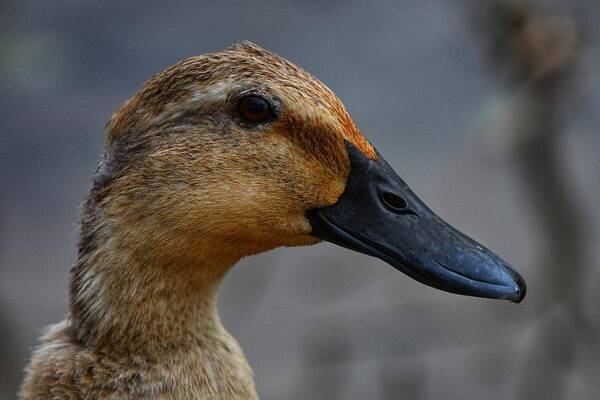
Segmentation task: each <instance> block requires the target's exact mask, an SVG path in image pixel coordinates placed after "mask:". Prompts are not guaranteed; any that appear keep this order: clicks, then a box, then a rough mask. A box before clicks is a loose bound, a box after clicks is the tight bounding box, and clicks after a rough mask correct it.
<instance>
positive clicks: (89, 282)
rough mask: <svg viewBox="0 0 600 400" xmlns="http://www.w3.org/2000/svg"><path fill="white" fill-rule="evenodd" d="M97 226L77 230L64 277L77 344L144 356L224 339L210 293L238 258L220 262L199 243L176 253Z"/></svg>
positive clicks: (112, 224)
mask: <svg viewBox="0 0 600 400" xmlns="http://www.w3.org/2000/svg"><path fill="white" fill-rule="evenodd" d="M96 219H97V220H96V221H95V222H94V223H93V224H89V223H87V224H86V222H85V221H84V224H82V240H81V242H80V248H79V257H78V260H77V263H76V265H75V266H74V267H73V269H72V271H71V322H72V327H73V329H74V330H73V333H74V336H75V338H76V340H77V342H78V343H80V344H82V345H83V346H86V347H90V348H94V349H100V350H103V351H104V350H106V351H110V352H111V353H112V354H123V355H141V356H143V355H156V354H165V353H166V352H170V351H175V350H186V349H189V348H190V346H202V345H203V343H204V342H205V341H206V340H212V339H214V338H218V337H222V336H228V334H227V333H226V331H225V330H224V328H223V326H222V325H221V321H220V319H219V316H218V314H217V309H216V298H217V290H218V287H219V284H220V282H221V280H222V278H223V276H224V275H225V273H226V272H227V270H229V268H230V267H231V266H232V265H233V264H234V263H235V262H236V261H237V259H238V258H239V257H234V256H232V255H227V256H225V255H224V254H229V253H228V252H227V251H220V250H217V249H219V246H218V245H216V244H215V243H209V242H208V241H206V240H205V241H202V240H195V242H194V243H193V244H192V243H183V244H179V245H176V244H175V243H172V242H171V243H167V242H166V241H165V240H162V241H156V240H154V239H152V238H149V237H146V236H144V234H143V232H140V231H136V230H132V228H131V226H130V225H128V224H126V223H123V222H122V221H118V220H116V221H115V220H114V219H106V218H104V217H103V218H97V216H96ZM88 222H89V221H88ZM187 246H194V249H193V251H187Z"/></svg>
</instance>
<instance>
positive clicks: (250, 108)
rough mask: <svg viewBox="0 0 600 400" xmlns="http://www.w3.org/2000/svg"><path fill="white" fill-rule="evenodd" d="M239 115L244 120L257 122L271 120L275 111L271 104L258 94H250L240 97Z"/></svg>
mask: <svg viewBox="0 0 600 400" xmlns="http://www.w3.org/2000/svg"><path fill="white" fill-rule="evenodd" d="M237 109H238V112H239V113H240V117H242V119H243V120H244V121H247V122H251V123H253V124H257V123H260V122H266V121H269V120H272V119H273V118H274V117H275V112H274V111H273V107H271V104H270V103H269V102H268V101H267V100H265V99H263V98H262V97H260V96H256V95H250V96H246V97H243V98H242V99H240V101H239V103H238V106H237Z"/></svg>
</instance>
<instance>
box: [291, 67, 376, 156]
mask: <svg viewBox="0 0 600 400" xmlns="http://www.w3.org/2000/svg"><path fill="white" fill-rule="evenodd" d="M313 79H314V78H313ZM319 83H320V82H319ZM321 85H322V84H321ZM282 91H283V92H284V93H285V92H287V94H286V96H285V98H286V100H285V103H286V106H287V108H288V110H287V111H288V113H289V114H291V118H289V119H291V120H292V121H293V123H295V124H297V125H300V126H304V127H306V128H308V129H311V128H312V129H313V130H314V131H315V132H316V133H317V135H314V136H315V139H316V140H319V136H325V135H336V136H338V137H340V138H341V139H344V140H347V141H349V142H350V143H352V144H353V145H354V146H356V147H357V148H358V149H360V150H361V151H362V152H363V153H364V154H365V155H366V156H367V157H369V158H371V159H372V160H377V154H376V152H375V149H374V148H373V146H372V145H371V143H369V141H368V140H367V139H366V138H365V137H364V136H363V134H362V133H361V132H360V130H359V129H358V128H357V126H356V125H355V124H354V121H353V120H352V118H351V117H350V115H349V114H348V112H347V111H346V108H345V107H344V105H343V104H342V103H341V101H340V100H339V99H338V98H337V97H336V96H335V95H334V94H333V92H331V91H330V90H329V89H328V88H326V87H325V86H324V85H323V89H322V90H321V91H319V92H316V93H314V92H313V93H311V92H309V91H302V90H297V88H295V87H294V88H293V89H292V90H289V88H283V89H282ZM306 128H305V129H306ZM321 139H325V138H321Z"/></svg>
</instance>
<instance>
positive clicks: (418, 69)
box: [0, 0, 600, 400]
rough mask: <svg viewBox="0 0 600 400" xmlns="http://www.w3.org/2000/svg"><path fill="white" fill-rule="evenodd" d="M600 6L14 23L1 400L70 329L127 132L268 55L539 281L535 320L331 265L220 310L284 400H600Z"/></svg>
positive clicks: (82, 12)
mask: <svg viewBox="0 0 600 400" xmlns="http://www.w3.org/2000/svg"><path fill="white" fill-rule="evenodd" d="M599 18H600V3H598V2H597V1H594V0H587V1H583V0H582V1H569V2H566V1H556V2H547V1H546V2H544V1H540V2H536V3H533V2H524V1H520V2H516V1H511V2H508V1H485V2H481V1H475V0H473V1H469V0H455V1H447V0H427V1H417V0H409V1H402V2H399V1H380V2H366V1H365V2H359V1H329V2H318V1H314V0H313V1H302V2H299V1H298V2H292V1H277V2H275V1H273V2H246V1H241V0H237V1H229V0H228V1H210V2H208V1H192V0H190V1H179V2H168V3H167V2H163V1H129V2H123V1H117V0H105V1H73V0H62V1H53V2H46V1H33V0H31V1H26V0H18V1H17V0H2V2H1V3H0V72H1V73H0V89H1V90H0V398H2V399H11V398H14V397H15V392H16V390H17V387H18V385H19V382H20V381H21V379H22V377H23V368H24V367H25V365H26V363H27V361H28V359H29V357H30V354H31V351H32V349H33V348H34V346H35V345H36V343H37V339H38V337H39V335H40V333H41V332H42V329H43V328H44V327H45V326H46V325H48V324H51V323H54V322H57V321H59V320H61V319H63V318H64V317H65V316H66V311H67V309H68V303H67V288H68V272H69V268H70V266H71V264H72V263H73V262H74V260H75V252H76V248H75V243H76V240H77V223H78V207H79V204H80V202H81V200H82V199H83V196H84V195H85V193H86V191H87V190H88V187H89V184H90V180H91V175H92V173H93V171H94V169H95V166H96V163H97V162H98V160H99V156H100V153H101V152H102V148H103V143H104V132H103V127H104V124H105V122H106V121H107V120H108V118H109V117H110V115H111V113H112V112H113V111H114V110H115V109H116V107H117V106H119V105H120V104H121V103H122V102H124V101H125V100H126V99H128V98H129V97H130V96H132V95H133V93H134V92H135V91H136V90H137V89H138V88H139V87H140V85H141V84H142V83H143V82H144V81H145V80H146V79H147V78H149V77H150V76H151V75H153V74H154V73H156V72H158V71H160V70H162V69H164V68H166V67H167V66H169V65H171V64H173V63H175V62H177V61H178V60H180V59H182V58H185V57H188V56H192V55H197V54H201V53H205V52H208V51H216V50H220V49H222V48H224V47H226V46H228V45H230V44H232V43H234V42H237V41H239V40H242V39H247V40H251V41H254V42H256V43H258V44H260V45H262V46H264V47H266V48H268V49H270V50H272V51H274V52H276V53H278V54H280V55H282V56H284V57H286V58H288V59H290V60H291V61H293V62H295V63H297V64H298V65H300V66H302V67H303V68H305V69H306V70H308V71H310V72H311V73H313V74H314V75H315V76H316V77H317V78H319V79H321V80H322V81H323V82H325V83H326V84H327V85H328V86H329V87H330V88H332V89H333V90H334V91H335V92H336V93H337V94H338V96H339V97H340V98H341V99H342V101H343V102H344V103H345V105H346V106H347V108H348V110H349V111H350V114H351V115H352V116H353V117H354V119H355V121H356V122H357V124H358V126H359V127H360V128H361V130H362V131H363V133H364V134H365V135H366V136H367V137H369V138H370V139H371V141H372V143H373V144H374V145H375V146H376V147H377V148H378V149H379V151H380V152H381V153H382V154H383V155H384V156H385V157H386V159H387V160H388V161H389V162H390V164H391V165H392V166H393V167H394V169H396V171H398V173H399V174H400V175H401V176H402V177H403V178H404V179H405V180H406V181H407V182H408V183H409V184H410V185H411V186H412V188H413V189H414V190H415V191H416V192H417V193H418V194H419V195H420V196H421V198H422V199H423V200H424V201H425V202H426V203H428V204H429V205H430V206H431V207H432V208H433V209H434V210H435V211H436V212H437V213H438V214H439V215H441V216H442V217H443V218H444V219H446V220H447V221H448V222H450V223H451V224H453V225H455V226H456V227H457V228H459V229H461V230H462V231H464V232H465V233H467V234H469V235H470V236H472V237H474V238H476V239H477V240H479V241H481V242H483V243H484V244H486V245H487V246H488V247H490V248H492V249H494V250H495V251H496V252H497V253H499V254H500V255H501V256H502V257H503V258H505V259H507V260H509V261H510V262H511V263H512V264H513V265H515V266H516V267H517V269H518V270H519V271H520V272H521V273H522V274H523V275H524V277H525V278H526V280H527V283H528V286H529V294H528V297H527V298H526V299H525V301H524V302H523V303H522V304H519V305H515V304H511V303H508V302H500V301H489V300H483V299H475V298H467V297H460V296H456V295H450V294H448V293H443V292H439V291H436V290H434V289H431V288H428V287H425V286H423V285H421V284H419V283H417V282H415V281H413V280H411V279H409V278H407V277H406V276H404V275H402V274H400V273H398V272H397V271H396V270H394V269H393V268H391V267H390V266H388V265H386V264H384V263H383V262H381V261H379V260H376V259H374V258H369V257H367V256H363V255H360V254H357V253H352V252H350V251H347V250H344V249H342V248H339V247H336V246H333V245H329V244H322V245H318V246H313V247H311V248H294V249H279V250H276V251H272V252H270V253H267V254H262V255H259V256H256V257H252V258H250V259H247V260H244V261H243V262H241V263H240V264H239V265H237V266H236V268H234V269H233V270H232V272H231V273H230V274H229V275H228V277H227V279H226V281H225V283H224V287H223V288H222V291H221V296H220V310H221V313H222V317H223V320H224V322H225V325H226V326H227V327H228V329H229V330H230V332H231V333H232V334H233V335H234V336H235V337H237V339H238V340H239V342H240V344H241V345H242V347H243V348H244V350H245V352H246V355H247V356H248V358H249V360H250V363H251V364H252V365H253V367H254V371H255V377H256V384H257V388H258V392H259V394H260V395H261V397H262V398H264V399H397V398H406V399H461V400H465V399H542V398H543V399H574V398H577V399H597V398H598V396H599V393H600V339H598V338H599V337H600V336H599V333H600V290H598V289H599V288H600V262H599V261H598V260H600V246H599V245H598V244H599V243H600V201H599V200H600V134H599V127H600V112H599V111H600V47H599V43H600V41H599V38H600V35H599V32H598V25H597V21H598V20H599Z"/></svg>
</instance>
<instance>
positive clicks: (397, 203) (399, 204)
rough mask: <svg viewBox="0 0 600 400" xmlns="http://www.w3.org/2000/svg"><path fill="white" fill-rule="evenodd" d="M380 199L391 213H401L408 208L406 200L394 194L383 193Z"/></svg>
mask: <svg viewBox="0 0 600 400" xmlns="http://www.w3.org/2000/svg"><path fill="white" fill-rule="evenodd" d="M381 199H382V200H383V203H384V204H385V206H386V207H387V208H389V209H390V210H392V211H395V212H401V211H406V210H407V208H408V204H407V203H406V200H404V199H403V198H402V197H400V196H398V195H396V194H394V193H391V192H384V193H383V194H382V195H381Z"/></svg>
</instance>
